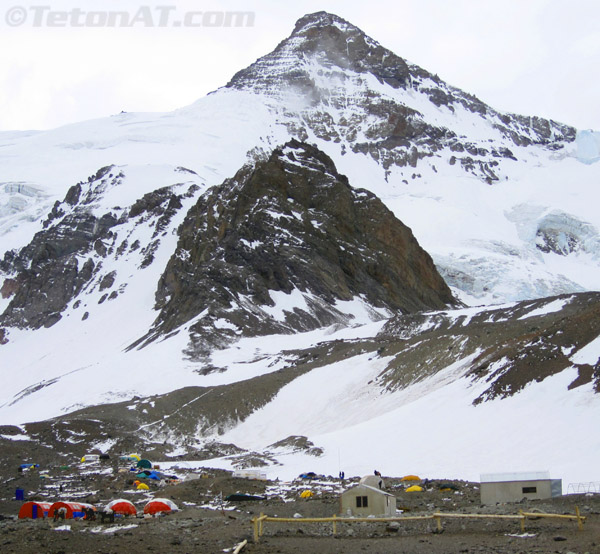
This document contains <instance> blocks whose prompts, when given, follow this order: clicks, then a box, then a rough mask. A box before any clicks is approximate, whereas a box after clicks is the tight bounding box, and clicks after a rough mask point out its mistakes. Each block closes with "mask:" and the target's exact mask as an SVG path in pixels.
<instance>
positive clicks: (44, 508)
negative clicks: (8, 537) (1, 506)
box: [19, 502, 51, 519]
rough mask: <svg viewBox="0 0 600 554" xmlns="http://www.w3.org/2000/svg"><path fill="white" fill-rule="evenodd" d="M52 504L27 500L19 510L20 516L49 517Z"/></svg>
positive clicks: (22, 517) (23, 517)
mask: <svg viewBox="0 0 600 554" xmlns="http://www.w3.org/2000/svg"><path fill="white" fill-rule="evenodd" d="M50 506H51V504H50V502H25V504H23V505H22V506H21V509H20V510H19V518H20V519H25V518H31V519H37V518H40V517H48V511H49V510H50Z"/></svg>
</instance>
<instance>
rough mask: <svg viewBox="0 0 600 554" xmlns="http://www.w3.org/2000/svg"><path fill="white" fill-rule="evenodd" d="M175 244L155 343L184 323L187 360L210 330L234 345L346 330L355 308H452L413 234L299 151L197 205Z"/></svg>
mask: <svg viewBox="0 0 600 554" xmlns="http://www.w3.org/2000/svg"><path fill="white" fill-rule="evenodd" d="M179 237H180V238H179V243H178V246H177V250H176V252H175V254H174V255H173V256H172V258H171V260H170V261H169V263H168V265H167V268H166V271H165V272H164V274H163V276H162V278H161V280H160V283H159V287H158V291H157V294H156V298H157V307H158V308H160V310H161V312H160V316H159V318H158V321H157V325H156V328H155V329H154V330H153V336H157V335H162V334H165V333H169V332H171V331H173V330H175V329H177V328H178V327H180V326H182V325H183V324H185V323H188V322H192V325H191V328H190V334H191V337H192V349H191V351H192V352H196V351H201V350H203V348H204V347H205V343H206V340H207V338H208V337H210V329H216V330H220V331H221V334H223V331H225V335H229V336H231V337H235V336H238V335H256V334H269V333H275V332H292V331H303V330H309V329H315V328H318V327H322V326H325V325H331V324H333V323H345V324H348V323H352V320H353V319H354V317H353V315H352V313H351V310H350V312H349V311H348V307H347V304H348V303H350V304H352V302H355V301H358V302H359V303H361V304H362V305H364V306H366V307H367V309H368V310H370V311H371V313H372V315H373V318H374V319H377V318H381V317H382V315H384V314H387V313H389V310H393V311H398V310H399V311H402V312H414V311H419V310H425V309H439V308H442V307H444V306H446V305H448V304H451V303H453V302H454V299H453V297H452V294H451V292H450V290H449V288H448V287H447V285H446V284H445V282H444V281H443V279H442V278H441V277H440V275H439V274H438V272H437V270H436V268H435V266H434V264H433V262H432V260H431V258H430V256H429V255H428V254H427V253H426V252H425V251H424V250H423V249H422V248H421V247H420V246H419V245H418V243H417V241H416V239H415V238H414V236H413V234H412V232H411V231H410V229H408V227H406V226H405V225H404V224H403V223H402V222H400V221H399V220H398V219H396V218H395V217H394V215H393V214H392V213H391V212H390V211H389V210H388V209H387V208H386V207H385V205H384V204H383V203H382V202H381V201H380V200H379V199H378V198H377V197H375V196H374V195H373V194H372V193H369V192H367V191H365V190H361V189H353V188H352V187H351V186H350V184H349V182H348V179H347V178H346V177H345V176H343V175H340V174H339V173H338V172H337V170H336V168H335V166H334V164H333V162H332V161H331V159H330V158H329V157H328V156H326V155H325V154H324V153H323V152H321V151H319V150H318V149H317V148H315V147H313V146H309V145H308V144H304V143H301V142H298V141H296V140H292V141H290V142H289V143H287V144H286V145H284V146H283V147H281V148H277V149H276V150H275V151H274V152H273V153H272V154H271V156H270V157H269V158H268V160H266V161H259V162H257V163H256V164H254V165H248V166H245V167H243V168H242V169H240V170H239V171H238V173H237V174H236V175H235V176H234V177H233V178H232V179H229V180H227V181H225V182H224V183H223V184H222V185H221V186H219V187H216V188H213V189H211V190H210V191H209V192H207V193H206V194H205V195H203V196H202V197H201V198H200V199H199V200H198V202H197V204H196V205H195V206H194V207H193V208H192V209H191V210H190V212H189V213H188V215H187V217H186V219H185V221H184V223H183V224H182V226H181V227H180V229H179ZM345 303H346V304H345ZM345 306H346V307H345Z"/></svg>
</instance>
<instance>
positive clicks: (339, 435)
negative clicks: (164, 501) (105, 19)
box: [0, 12, 600, 481]
mask: <svg viewBox="0 0 600 554" xmlns="http://www.w3.org/2000/svg"><path fill="white" fill-rule="evenodd" d="M595 136H596V135H595V134H594V133H593V132H589V131H588V132H586V133H582V132H580V131H578V130H576V129H574V128H573V127H571V126H569V125H566V124H562V123H558V122H554V121H550V120H546V119H542V118H538V117H535V116H533V115H532V116H521V115H515V114H510V113H503V112H500V111H498V110H495V109H494V108H492V107H490V106H488V105H486V104H485V103H484V102H482V101H481V100H479V99H477V98H475V97H474V96H472V95H470V94H468V93H466V92H464V91H461V90H459V89H457V88H455V87H453V86H451V85H449V84H447V83H445V82H444V81H443V80H442V79H441V78H439V77H438V76H437V75H434V74H432V73H429V72H428V71H426V70H425V69H422V68H419V67H417V66H415V65H414V64H411V63H410V62H409V61H407V60H404V59H403V58H401V57H400V56H398V55H396V54H394V53H392V52H391V51H389V50H387V49H386V48H384V47H383V46H382V45H380V44H379V43H377V42H376V41H375V40H373V39H372V38H370V37H368V36H366V35H365V34H364V33H363V32H362V31H361V30H360V29H359V28H358V27H355V26H354V25H352V24H350V23H348V22H346V21H344V20H343V19H341V18H339V17H337V16H335V15H332V14H328V13H325V12H318V13H315V14H310V15H307V16H305V17H303V18H301V19H300V20H299V21H298V22H297V23H296V25H295V28H294V29H293V31H292V33H291V35H290V36H289V37H288V38H286V39H285V40H283V41H282V42H281V43H280V44H279V45H278V46H277V48H276V49H275V50H274V51H273V52H271V53H270V54H267V55H266V56H264V57H262V58H260V59H259V60H257V61H256V62H255V63H254V64H252V65H251V66H249V67H248V68H246V69H243V70H241V71H240V72H238V73H237V74H236V75H234V76H233V78H232V79H231V80H230V82H229V83H228V84H227V85H226V86H224V87H222V88H220V89H219V90H217V91H215V92H214V93H211V94H209V95H207V96H206V97H205V98H202V99H200V100H198V101H197V102H195V103H194V104H192V105H190V106H187V107H184V108H181V109H179V110H176V111H174V112H171V113H166V114H136V113H121V114H117V115H115V116H112V117H109V118H105V119H101V120H96V121H89V122H83V123H80V124H76V125H70V126H66V127H63V128H59V129H55V130H52V131H45V132H23V133H0V162H1V163H2V172H1V176H0V179H2V181H1V182H0V250H1V254H0V258H1V261H0V343H1V344H0V359H1V370H2V371H3V372H5V373H4V374H3V376H4V377H5V380H4V386H3V390H2V393H1V395H0V424H8V423H15V424H22V423H24V422H31V421H37V423H35V424H30V425H26V426H23V427H18V428H17V427H14V428H8V427H3V433H2V434H1V435H0V448H3V452H4V451H10V452H13V453H15V452H16V453H18V455H19V456H24V457H27V456H29V458H33V457H36V456H38V455H39V456H41V455H42V454H43V455H44V456H46V457H47V459H48V460H50V461H51V462H52V463H54V462H55V461H56V460H53V458H52V457H53V456H54V457H56V455H57V453H58V454H60V455H61V456H64V457H65V458H66V457H68V456H72V455H73V453H74V451H75V450H79V449H84V448H85V450H97V451H110V452H111V453H112V454H114V453H116V452H121V451H125V450H127V451H134V450H135V451H137V450H141V451H145V452H151V453H152V456H154V457H155V458H156V459H160V458H166V457H170V456H187V457H188V458H190V459H196V460H198V459H202V460H203V462H202V463H204V464H206V465H207V466H209V467H220V468H228V469H230V468H243V467H257V466H262V467H264V470H265V471H267V472H269V473H270V474H271V475H272V476H280V477H285V478H290V477H293V476H295V475H297V474H298V473H300V472H301V471H306V470H307V469H308V468H310V469H311V470H314V471H319V472H323V473H327V474H332V473H336V474H337V471H338V470H339V469H340V468H339V467H338V463H339V461H340V460H341V459H343V460H344V466H345V469H346V470H347V471H348V472H350V471H352V472H353V473H356V474H357V475H358V474H364V473H370V472H372V470H373V467H377V468H379V469H380V470H381V471H383V472H386V473H389V474H398V473H404V474H407V473H413V472H415V471H416V472H418V473H420V472H421V469H424V470H425V471H426V472H427V474H437V475H439V476H443V477H460V478H470V479H478V477H479V472H483V471H496V470H497V471H505V470H520V469H524V468H523V467H521V466H519V467H517V465H518V464H517V462H521V461H523V463H524V464H525V463H526V464H527V466H528V467H527V468H525V469H531V468H532V467H534V468H536V469H537V468H541V467H547V466H546V464H547V463H549V462H548V460H551V461H552V468H553V469H555V470H556V471H557V472H559V473H558V474H557V475H556V476H557V477H563V478H564V479H565V481H566V480H567V479H570V480H572V481H574V480H580V481H584V480H588V481H594V480H597V479H596V475H595V474H594V471H596V465H597V463H596V462H597V452H595V450H594V448H591V447H590V446H589V445H590V444H591V443H590V441H589V437H590V436H594V433H595V432H596V429H595V426H594V425H595V422H596V421H597V420H598V409H599V408H598V395H597V392H598V390H599V385H598V383H599V378H598V375H599V372H600V369H599V364H600V361H599V359H600V350H599V343H598V340H599V339H598V330H599V329H600V315H599V314H600V311H599V305H600V299H599V296H598V293H597V292H594V291H596V290H599V289H600V277H599V275H600V271H599V266H600V233H599V231H598V230H599V229H600V215H599V213H598V210H597V208H596V205H595V203H594V202H592V201H590V199H594V198H595V197H596V196H597V183H598V182H599V180H600V164H598V163H595V162H594V160H595V159H596V158H597V157H598V156H596V153H595V152H594V148H593V146H594V144H596V143H595V140H596V139H595ZM582 137H583V138H582ZM582 145H583V146H582ZM582 151H583V154H582ZM493 304H500V305H493ZM6 368H9V369H6ZM8 376H10V378H8ZM404 422H410V423H411V427H410V428H407V429H405V430H404V434H402V435H401V434H400V433H399V429H400V426H401V424H403V423H404ZM541 423H543V425H542V424H541ZM415 429H416V430H415ZM517 430H518V431H517ZM11 437H13V438H11ZM14 437H18V438H14ZM390 437H392V438H393V439H394V440H389V439H390ZM407 438H410V440H411V448H410V449H407V448H406V442H405V440H403V439H407ZM559 438H560V439H561V440H563V442H565V444H568V446H569V448H561V449H557V448H556V444H557V441H558V439H559ZM17 440H20V442H19V444H18V445H17ZM357 444H359V445H360V448H357V447H356V445H357ZM15 445H16V446H15ZM8 446H10V448H4V447H8ZM440 452H443V456H440ZM80 454H81V453H80ZM15 456H16V454H15ZM15 459H16V458H15ZM11 460H13V458H11ZM1 462H2V461H1V460H0V463H1ZM10 463H11V464H12V463H13V461H11V462H10ZM15 463H16V462H15ZM49 463H50V462H49ZM61 464H62V461H61ZM57 465H60V464H57ZM2 467H3V466H2Z"/></svg>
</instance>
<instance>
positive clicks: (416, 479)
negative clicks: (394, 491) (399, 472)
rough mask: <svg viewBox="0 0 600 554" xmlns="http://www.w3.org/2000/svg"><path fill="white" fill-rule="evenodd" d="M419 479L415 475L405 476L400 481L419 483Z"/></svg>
mask: <svg viewBox="0 0 600 554" xmlns="http://www.w3.org/2000/svg"><path fill="white" fill-rule="evenodd" d="M420 480H421V478H420V477H419V476H417V475H405V476H404V477H402V479H400V481H420Z"/></svg>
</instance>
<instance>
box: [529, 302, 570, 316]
mask: <svg viewBox="0 0 600 554" xmlns="http://www.w3.org/2000/svg"><path fill="white" fill-rule="evenodd" d="M570 301H571V298H559V299H558V300H554V301H552V302H550V303H548V304H545V305H544V306H541V307H540V308H536V309H535V310H531V311H530V312H527V313H526V314H525V315H522V316H521V317H520V318H519V319H520V320H521V319H528V318H530V317H536V316H538V315H546V314H551V313H554V312H560V311H561V310H562V309H563V308H564V307H565V306H566V305H567V304H568V303H569V302H570Z"/></svg>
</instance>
